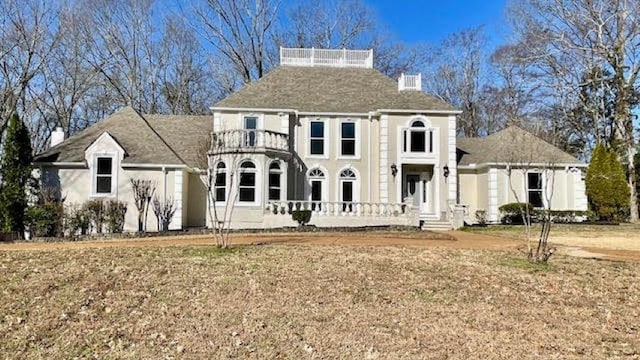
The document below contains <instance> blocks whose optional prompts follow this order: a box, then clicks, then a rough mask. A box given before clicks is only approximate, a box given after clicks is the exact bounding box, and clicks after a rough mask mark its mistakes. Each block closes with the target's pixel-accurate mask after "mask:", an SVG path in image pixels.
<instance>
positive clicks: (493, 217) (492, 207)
mask: <svg viewBox="0 0 640 360" xmlns="http://www.w3.org/2000/svg"><path fill="white" fill-rule="evenodd" d="M487 183H488V204H489V206H488V207H489V209H488V212H489V216H488V218H489V221H490V222H499V221H500V215H499V214H498V169H496V168H490V169H489V180H488V181H487Z"/></svg>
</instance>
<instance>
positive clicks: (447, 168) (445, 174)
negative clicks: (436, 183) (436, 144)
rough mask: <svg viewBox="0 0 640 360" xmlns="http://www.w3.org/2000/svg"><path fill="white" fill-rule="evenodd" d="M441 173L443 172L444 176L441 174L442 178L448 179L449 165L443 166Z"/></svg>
mask: <svg viewBox="0 0 640 360" xmlns="http://www.w3.org/2000/svg"><path fill="white" fill-rule="evenodd" d="M443 171H444V174H443V175H444V178H445V179H446V178H448V177H449V165H445V166H444V168H443Z"/></svg>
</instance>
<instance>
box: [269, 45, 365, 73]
mask: <svg viewBox="0 0 640 360" xmlns="http://www.w3.org/2000/svg"><path fill="white" fill-rule="evenodd" d="M280 65H283V66H287V65H288V66H308V67H313V66H324V67H339V68H347V67H351V68H365V69H371V68H373V50H347V49H316V48H311V49H303V48H280Z"/></svg>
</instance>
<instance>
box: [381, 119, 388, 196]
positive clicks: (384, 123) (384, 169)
mask: <svg viewBox="0 0 640 360" xmlns="http://www.w3.org/2000/svg"><path fill="white" fill-rule="evenodd" d="M389 166H390V165H389V115H381V116H380V202H382V203H388V202H389Z"/></svg>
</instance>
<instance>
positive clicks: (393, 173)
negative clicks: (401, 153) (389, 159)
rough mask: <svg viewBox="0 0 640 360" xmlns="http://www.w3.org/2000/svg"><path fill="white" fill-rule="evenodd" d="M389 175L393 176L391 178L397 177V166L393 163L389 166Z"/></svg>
mask: <svg viewBox="0 0 640 360" xmlns="http://www.w3.org/2000/svg"><path fill="white" fill-rule="evenodd" d="M391 175H393V177H396V175H398V166H396V164H395V163H393V164H391Z"/></svg>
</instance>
